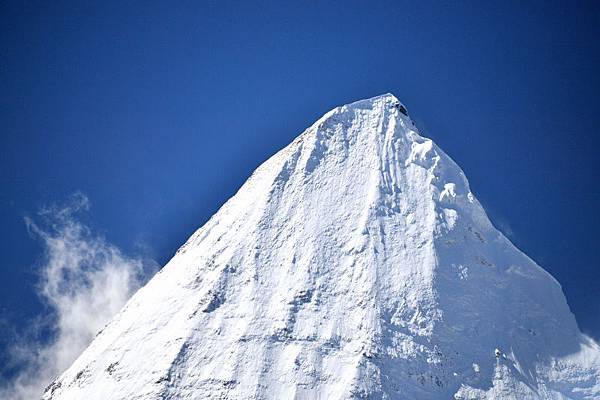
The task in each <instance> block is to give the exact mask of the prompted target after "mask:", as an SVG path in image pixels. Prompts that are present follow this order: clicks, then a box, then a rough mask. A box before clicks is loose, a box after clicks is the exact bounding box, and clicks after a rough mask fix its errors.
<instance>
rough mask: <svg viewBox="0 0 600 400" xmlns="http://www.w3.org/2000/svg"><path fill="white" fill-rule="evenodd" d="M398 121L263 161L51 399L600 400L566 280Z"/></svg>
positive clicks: (373, 120) (381, 105) (397, 117)
mask: <svg viewBox="0 0 600 400" xmlns="http://www.w3.org/2000/svg"><path fill="white" fill-rule="evenodd" d="M399 110H400V103H399V101H398V100H397V99H396V98H395V97H394V96H392V95H389V94H387V95H383V96H379V97H375V98H372V99H369V100H363V101H359V102H356V103H352V104H350V105H346V106H343V107H338V108H336V109H334V110H332V111H330V112H328V113H327V114H325V115H324V116H323V117H322V118H321V119H319V120H318V121H317V122H316V123H315V124H314V125H313V126H312V127H310V128H309V129H308V130H306V131H305V132H304V133H303V134H302V135H300V136H299V137H298V138H297V139H296V140H294V142H293V143H291V144H290V145H289V146H287V147H286V148H285V149H283V150H281V151H280V152H279V153H277V154H276V155H274V156H273V157H271V158H270V159H269V160H268V161H266V162H265V163H264V164H263V165H261V166H260V167H259V168H258V169H257V170H256V171H255V172H254V173H253V174H252V176H251V177H250V178H249V179H248V181H247V182H246V183H245V184H244V185H243V186H242V188H241V189H240V190H239V192H238V193H237V194H236V195H235V196H234V197H233V198H231V199H230V200H229V201H228V202H227V203H226V204H225V205H224V206H223V207H222V208H221V209H220V210H219V211H218V212H217V213H216V214H215V215H214V216H213V217H212V218H211V220H210V221H208V222H207V223H206V225H204V226H203V227H202V228H200V229H199V230H198V231H197V232H196V233H194V234H193V235H192V237H190V239H189V240H188V241H187V243H186V244H185V245H183V246H182V247H181V248H180V249H179V251H178V252H177V254H176V255H175V257H173V259H172V260H171V261H170V262H169V263H168V264H167V265H166V266H165V267H164V269H163V270H162V271H161V272H160V273H159V274H158V275H157V276H156V277H154V278H153V279H152V280H151V281H150V282H149V283H148V284H147V285H146V286H145V287H144V288H142V289H141V290H140V291H139V292H138V293H137V294H136V295H134V296H133V298H132V299H131V300H130V301H129V302H128V304H127V305H126V306H125V308H124V309H123V310H122V311H121V312H120V313H119V314H118V315H117V316H116V317H115V318H114V319H113V321H112V322H111V323H110V324H109V325H108V326H107V327H106V328H105V329H104V330H103V331H102V332H101V333H99V334H98V336H97V337H96V339H95V340H94V341H93V342H92V343H91V345H90V346H89V348H88V349H87V350H86V351H85V352H84V353H83V354H82V355H81V356H80V357H79V359H78V360H77V361H76V362H75V363H74V364H73V366H72V367H71V368H69V369H68V370H67V371H66V372H65V373H64V374H63V375H62V376H61V377H60V378H59V379H57V380H56V381H55V382H54V383H53V384H52V385H50V386H49V387H48V389H47V391H46V393H45V395H44V399H53V400H66V399H74V400H75V399H77V400H79V399H86V400H93V399H99V400H106V399H348V398H369V399H451V398H455V399H598V398H600V348H599V347H598V345H597V344H595V343H594V342H592V341H591V340H590V339H588V338H586V337H585V336H583V335H582V334H581V333H580V332H579V329H578V327H577V325H576V322H575V319H574V317H573V315H572V314H571V312H570V311H569V308H568V306H567V303H566V301H565V297H564V295H563V294H562V291H561V288H560V286H559V284H558V283H557V282H556V281H555V280H554V279H553V278H552V277H551V276H550V275H549V274H548V273H546V272H545V271H544V270H543V269H542V268H540V267H539V266H537V265H536V264H535V263H534V262H533V261H532V260H531V259H529V258H528V257H527V256H526V255H525V254H523V253H521V252H520V251H519V250H518V249H516V248H515V247H514V246H513V245H512V244H511V243H510V241H508V239H506V238H505V237H504V236H503V235H502V234H501V233H500V232H499V231H498V230H497V229H495V228H494V227H493V226H492V224H491V223H490V221H489V219H488V218H487V216H486V214H485V212H484V210H483V208H482V207H481V205H480V204H479V202H478V201H477V199H476V198H475V197H474V196H473V194H472V193H471V192H470V189H469V184H468V182H467V180H466V178H465V176H464V174H463V172H462V171H461V170H460V168H459V167H458V166H457V165H456V164H455V163H454V162H453V161H452V160H451V159H450V158H449V157H448V156H447V155H446V154H444V152H442V151H441V150H440V149H439V148H438V147H437V146H436V145H435V144H434V143H433V142H432V141H431V140H429V139H426V138H423V137H421V136H420V135H419V134H418V132H417V129H416V128H415V126H414V125H413V123H412V121H411V120H410V118H409V117H407V116H405V115H404V114H403V113H401V112H400V111H399ZM496 348H498V349H499V350H500V351H501V353H502V354H501V356H500V357H498V358H497V357H496V356H495V354H494V353H495V349H496Z"/></svg>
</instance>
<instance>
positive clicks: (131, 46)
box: [0, 1, 600, 351]
mask: <svg viewBox="0 0 600 400" xmlns="http://www.w3.org/2000/svg"><path fill="white" fill-rule="evenodd" d="M82 3H87V2H73V3H69V2H61V1H59V2H35V1H34V2H12V1H3V2H2V3H0V85H1V86H0V128H1V132H0V184H1V191H0V235H1V240H0V253H1V254H2V255H3V260H2V263H0V312H1V316H2V318H3V320H5V321H8V323H9V324H14V325H15V326H20V325H23V324H25V323H27V321H29V319H30V318H31V317H34V316H36V315H38V314H39V313H40V312H41V306H40V302H39V300H38V298H37V297H36V295H35V287H34V284H35V282H36V275H35V271H36V267H35V266H36V262H39V259H40V257H42V250H43V249H42V248H41V246H40V243H39V242H38V241H35V240H33V239H32V238H31V236H30V235H29V234H28V232H27V229H26V227H25V224H24V222H23V217H24V216H25V215H31V214H35V212H36V210H38V209H39V207H41V206H43V205H44V204H48V203H52V202H61V201H64V200H65V199H66V198H68V196H69V195H71V194H72V193H74V192H76V191H81V192H83V193H85V194H86V195H87V196H88V197H89V198H90V200H91V202H92V204H93V207H92V209H91V211H90V213H89V216H88V221H87V223H89V224H90V225H91V226H93V227H94V229H96V230H98V231H100V232H101V233H103V234H104V235H105V236H106V237H107V239H108V240H109V241H111V242H113V243H115V244H117V245H118V246H119V247H120V248H122V249H124V250H125V251H126V252H131V253H134V252H136V251H138V246H139V245H140V244H142V245H143V246H145V248H146V249H150V252H151V255H152V256H153V257H154V258H155V259H156V260H158V261H159V262H160V263H164V262H165V261H167V260H168V259H169V258H170V256H171V255H172V254H173V253H174V251H175V250H176V249H177V248H178V246H179V245H180V244H182V243H183V242H184V241H185V239H186V238H187V237H188V236H189V235H190V234H191V233H192V232H193V231H194V230H195V229H196V228H198V227H199V226H201V225H202V224H203V223H204V222H205V221H206V220H207V219H208V218H209V217H210V216H211V215H212V214H213V213H214V212H215V211H216V210H217V209H218V208H219V206H220V205H221V204H222V203H223V202H224V201H225V200H227V199H228V198H229V197H230V196H231V195H233V194H234V193H235V191H236V190H237V188H238V187H239V186H240V185H241V184H242V183H243V182H244V181H245V179H246V178H247V177H248V176H249V175H250V173H251V172H252V171H253V170H254V168H256V167H257V166H258V165H259V164H260V163H261V162H262V161H264V160H265V159H266V158H268V157H269V156H270V155H271V154H273V153H274V152H275V151H277V150H278V149H280V148H281V147H283V146H285V145H286V144H288V143H289V142H290V141H291V140H292V139H293V138H294V137H295V136H296V135H298V134H299V133H300V132H301V131H302V130H304V128H306V127H307V126H309V125H310V124H311V123H312V122H313V121H314V120H315V119H317V118H318V117H319V116H321V115H322V114H323V113H325V112H326V111H328V110H329V109H331V108H333V107H334V106H337V105H340V104H343V103H347V102H351V101H354V100H357V99H361V98H366V97H371V96H374V95H378V94H381V93H384V92H392V93H394V94H395V95H396V96H397V97H398V98H400V100H401V101H403V102H404V103H405V104H406V105H407V107H408V109H409V112H410V113H411V116H412V117H413V119H415V120H416V122H417V124H418V125H419V127H420V128H421V130H422V132H423V133H424V134H425V135H427V136H429V137H432V138H433V139H434V140H435V141H436V142H437V143H438V144H439V145H440V146H441V147H442V148H443V149H444V150H445V151H446V152H447V153H448V154H449V155H450V156H451V157H453V158H454V160H456V161H457V162H458V164H459V165H461V167H462V168H463V169H464V171H465V173H466V174H467V176H468V177H469V180H470V182H471V186H472V189H473V191H474V192H475V194H476V195H477V196H478V198H479V199H480V200H481V201H482V203H483V204H484V206H485V207H486V209H487V210H488V212H489V214H490V216H491V218H492V219H493V220H494V222H495V223H496V224H497V225H498V226H499V227H501V228H502V229H503V230H505V231H506V232H507V233H510V236H511V238H512V240H513V241H514V242H515V243H516V244H517V245H518V246H519V247H520V248H521V249H523V250H524V251H525V252H526V253H527V254H528V255H530V256H531V257H533V258H534V259H535V260H536V261H538V262H539V263H540V264H541V265H542V266H543V267H544V268H546V269H547V270H548V271H550V272H551V273H552V274H553V275H554V276H555V277H556V278H557V279H558V280H559V281H560V282H561V284H562V286H563V289H564V291H565V294H566V296H567V299H568V301H569V304H570V306H571V308H572V310H573V311H574V313H575V314H576V317H577V320H578V322H579V324H580V327H581V328H582V330H583V331H584V332H587V333H589V334H592V335H593V336H594V337H595V338H596V339H599V338H600V301H598V297H599V295H600V268H599V263H598V249H599V248H600V223H599V221H598V206H599V205H600V203H599V200H600V198H599V186H600V180H599V176H598V171H599V168H598V145H599V141H600V139H598V134H599V133H600V132H599V129H600V112H599V109H598V105H599V102H598V94H599V93H600V80H599V75H600V44H599V42H600V40H599V38H600V8H599V6H598V2H589V3H585V2H572V1H569V2H566V1H565V2H546V1H544V2H527V3H528V4H522V3H523V2H516V1H515V2H512V1H500V2H495V3H496V4H495V5H493V6H490V5H485V6H484V5H483V3H484V2H476V1H474V2H448V3H446V4H442V2H414V3H409V2H399V1H390V2H387V1H381V2H367V1H362V2H351V1H345V2H337V3H335V4H334V3H333V2H314V1H310V2H308V1H307V2H297V4H296V5H291V4H290V2H273V3H268V2H238V3H231V2H178V3H173V2H163V3H154V2H139V3H133V2H128V3H127V4H121V3H122V2H96V3H98V4H95V5H91V4H82ZM459 3H460V4H459ZM486 3H487V2H486ZM0 351H1V349H0Z"/></svg>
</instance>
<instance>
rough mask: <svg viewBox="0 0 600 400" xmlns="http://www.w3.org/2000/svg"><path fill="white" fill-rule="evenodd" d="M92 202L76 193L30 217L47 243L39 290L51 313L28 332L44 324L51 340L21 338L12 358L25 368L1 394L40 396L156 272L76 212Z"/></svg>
mask: <svg viewBox="0 0 600 400" xmlns="http://www.w3.org/2000/svg"><path fill="white" fill-rule="evenodd" d="M89 207H90V202H89V200H88V198H87V197H86V196H85V195H83V194H76V195H74V196H73V197H72V199H71V201H70V202H69V204H68V205H67V206H64V207H57V206H52V207H48V208H45V209H43V210H42V211H41V212H40V213H39V218H38V219H39V220H40V221H41V222H36V221H34V220H33V219H30V218H26V219H25V222H26V224H27V227H28V229H29V231H30V232H31V234H32V235H33V236H34V237H35V238H36V239H39V240H40V241H41V243H42V245H43V247H44V254H45V255H44V262H43V264H42V265H41V267H40V270H39V274H40V276H39V284H38V286H37V289H38V293H39V295H40V296H41V299H42V301H43V302H44V303H45V304H46V305H47V306H48V310H49V313H48V315H47V316H45V317H46V318H42V319H41V320H40V321H36V322H33V323H32V327H31V332H28V334H27V335H24V336H25V337H29V338H36V337H39V336H40V335H38V334H36V332H39V331H40V329H45V330H48V331H49V332H51V338H52V339H51V340H50V341H46V342H41V341H39V340H36V339H33V340H27V339H22V340H20V341H19V343H18V345H15V346H13V347H12V348H11V349H10V350H11V354H10V355H11V357H12V358H13V361H16V362H17V363H19V364H21V365H24V368H22V370H21V372H20V373H19V374H18V375H17V376H16V377H15V378H14V379H13V380H12V381H11V382H10V383H9V384H8V385H5V387H4V388H2V389H1V390H0V398H3V399H4V398H7V399H15V400H25V399H34V398H39V397H40V396H41V393H42V392H43V389H44V387H45V386H46V385H48V384H49V383H50V382H51V381H52V380H53V379H54V378H56V377H57V376H58V375H59V374H60V373H61V372H62V371H64V370H65V369H66V368H68V367H69V366H70V365H71V363H72V362H73V361H74V360H75V359H76V358H77V356H78V355H79V354H80V353H81V352H82V351H83V350H84V349H85V348H86V347H87V345H88V344H89V343H90V341H91V340H92V339H93V337H94V336H95V335H96V333H97V332H98V331H99V330H100V329H102V328H103V327H104V326H105V324H106V323H107V322H108V321H109V320H110V319H111V317H112V316H113V315H115V314H116V313H117V312H118V311H119V310H120V309H121V308H122V307H123V305H124V304H125V302H126V301H127V300H128V299H129V298H130V297H131V295H132V294H133V293H134V292H135V291H136V290H137V289H138V288H139V287H140V286H141V285H142V284H143V283H144V281H145V280H146V279H147V278H148V277H150V276H151V275H152V273H153V272H155V271H156V263H154V262H153V261H150V260H147V259H144V258H142V257H137V258H130V257H128V256H126V255H124V254H123V253H122V252H121V251H120V250H119V249H118V248H117V247H115V246H114V245H112V244H110V243H108V242H106V240H105V239H104V238H102V237H101V236H98V235H96V234H94V233H93V232H92V231H91V230H90V229H89V228H88V227H87V226H86V225H84V224H83V223H82V222H80V220H78V219H77V213H79V212H83V211H87V210H88V209H89Z"/></svg>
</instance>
